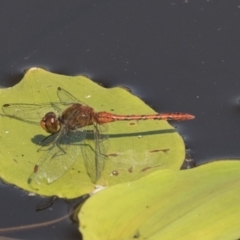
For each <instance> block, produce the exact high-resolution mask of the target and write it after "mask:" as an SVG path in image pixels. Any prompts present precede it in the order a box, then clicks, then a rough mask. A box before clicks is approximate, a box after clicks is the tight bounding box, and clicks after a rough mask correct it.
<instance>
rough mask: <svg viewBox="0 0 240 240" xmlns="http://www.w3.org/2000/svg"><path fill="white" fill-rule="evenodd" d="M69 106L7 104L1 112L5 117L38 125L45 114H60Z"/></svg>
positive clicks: (56, 104)
mask: <svg viewBox="0 0 240 240" xmlns="http://www.w3.org/2000/svg"><path fill="white" fill-rule="evenodd" d="M68 105H69V104H63V103H45V104H25V103H9V104H4V105H3V106H2V111H3V113H5V114H6V115H7V116H9V117H12V118H16V119H18V120H22V121H25V122H29V123H33V124H39V122H40V120H41V119H42V117H43V116H44V115H45V114H46V113H47V112H52V111H55V112H58V113H61V112H62V110H63V109H65V108H66V107H67V106H68Z"/></svg>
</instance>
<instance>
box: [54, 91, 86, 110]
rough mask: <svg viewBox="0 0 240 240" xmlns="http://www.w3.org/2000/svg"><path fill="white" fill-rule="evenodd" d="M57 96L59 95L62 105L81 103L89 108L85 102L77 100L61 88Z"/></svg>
mask: <svg viewBox="0 0 240 240" xmlns="http://www.w3.org/2000/svg"><path fill="white" fill-rule="evenodd" d="M57 95H58V98H59V101H60V102H62V103H68V104H72V103H80V104H82V105H85V106H87V104H85V103H84V102H82V101H80V100H79V99H77V98H75V97H74V96H73V95H72V94H71V93H69V92H68V91H66V90H64V89H62V88H61V87H58V89H57Z"/></svg>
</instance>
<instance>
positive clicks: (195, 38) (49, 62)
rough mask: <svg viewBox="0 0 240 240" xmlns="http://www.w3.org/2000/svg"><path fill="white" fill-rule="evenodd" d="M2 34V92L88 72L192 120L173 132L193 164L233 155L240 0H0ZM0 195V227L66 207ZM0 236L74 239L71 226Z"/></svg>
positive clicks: (4, 190) (9, 190)
mask: <svg viewBox="0 0 240 240" xmlns="http://www.w3.org/2000/svg"><path fill="white" fill-rule="evenodd" d="M0 32H1V41H0V66H1V68H0V85H1V86H2V87H9V86H13V85H14V84H15V83H17V82H18V81H20V79H21V78H22V77H23V74H24V70H25V69H28V68H30V67H33V66H39V67H44V68H47V69H48V70H49V71H53V72H56V73H62V74H66V75H78V74H87V75H88V76H89V77H90V78H92V79H93V80H95V81H97V82H101V83H103V85H104V86H107V87H113V86H117V85H124V86H127V87H130V88H131V89H132V91H133V93H134V94H137V95H139V96H140V97H141V98H142V99H144V100H145V101H146V102H147V103H148V104H149V105H151V106H152V107H153V108H154V109H155V110H156V111H158V112H174V111H182V112H189V113H191V114H194V115H195V116H196V119H195V120H194V121H189V122H183V123H176V124H175V123H174V125H176V126H177V128H178V130H179V132H180V133H181V134H182V135H183V136H184V138H185V140H186V145H187V147H188V148H190V150H191V155H192V157H193V158H194V159H195V161H196V162H197V164H200V163H203V162H207V161H212V160H214V159H219V158H239V157H240V148H239V142H240V141H239V140H240V134H239V119H240V108H239V106H238V104H237V100H238V98H240V67H239V66H240V44H239V43H240V1H231V2H230V1H223V0H220V1H214V0H208V1H204V0H203V1H191V0H188V1H186V0H185V1H184V0H182V1H177V0H175V1H157V0H152V1H144V0H132V1H126V0H122V1H116V0H112V1H106V0H102V1H96V0H95V1H94V0H92V1H91V0H85V1H84V0H80V1H72V0H70V1H69V0H68V1H66V0H60V1H56V0H51V1H47V2H42V1H38V2H37V1H19V2H18V1H2V2H1V8H0ZM0 191H1V196H3V197H1V199H0V205H1V207H0V209H1V211H4V215H3V216H5V219H3V218H1V220H0V228H2V227H7V226H15V225H21V224H23V225H24V224H29V223H34V222H41V221H47V220H50V219H53V218H57V217H60V216H63V215H64V214H66V213H67V210H68V206H67V205H66V204H65V203H64V202H63V201H62V202H61V201H60V200H58V201H57V203H56V204H54V205H53V207H52V208H51V209H52V210H45V211H42V212H40V213H35V212H34V209H35V206H36V205H37V203H38V202H39V199H38V198H30V197H28V196H27V195H26V193H24V192H22V191H20V190H16V189H15V188H13V187H11V186H5V185H2V186H1V188H0ZM19 206H21V208H20V209H19ZM1 215H2V214H1ZM8 217H9V218H8ZM5 236H9V237H16V238H22V239H33V238H34V239H38V238H39V239H42V237H43V236H44V239H78V238H79V235H78V233H77V230H76V226H73V225H72V224H71V223H70V221H69V220H66V221H64V222H62V223H60V224H57V225H55V226H50V227H45V228H41V229H35V230H32V231H23V232H13V233H8V234H5Z"/></svg>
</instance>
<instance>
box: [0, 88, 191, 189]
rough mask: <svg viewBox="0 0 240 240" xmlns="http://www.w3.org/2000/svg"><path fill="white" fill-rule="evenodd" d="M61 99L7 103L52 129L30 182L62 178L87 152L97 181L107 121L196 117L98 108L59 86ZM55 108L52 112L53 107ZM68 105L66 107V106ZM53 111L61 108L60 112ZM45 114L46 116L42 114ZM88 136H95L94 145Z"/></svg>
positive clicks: (13, 111)
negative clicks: (108, 110) (28, 102)
mask: <svg viewBox="0 0 240 240" xmlns="http://www.w3.org/2000/svg"><path fill="white" fill-rule="evenodd" d="M57 95H58V98H59V100H60V102H58V103H54V102H52V103H45V104H44V103H43V104H20V103H19V104H12V103H11V104H4V105H3V106H2V110H3V112H4V113H5V114H6V115H7V116H9V117H12V118H16V119H19V120H21V121H24V122H28V123H33V124H36V123H37V124H39V120H40V125H41V126H42V128H43V129H44V130H45V131H46V132H48V133H50V134H51V135H49V136H48V137H46V138H45V139H44V140H43V142H42V144H43V147H41V148H40V149H39V150H40V151H42V150H43V151H44V154H43V155H42V156H41V158H40V159H39V161H38V162H37V163H36V165H35V166H34V170H33V173H32V174H31V175H30V177H29V179H28V181H29V183H30V182H32V181H35V182H36V183H38V184H41V182H46V183H52V182H54V181H56V180H57V179H58V178H60V177H61V176H62V175H63V174H64V173H65V172H66V171H67V170H68V169H69V168H70V167H71V166H72V165H73V164H74V162H75V160H76V158H77V157H78V155H80V153H82V154H83V159H84V164H85V167H86V171H87V173H88V175H89V177H90V179H91V181H92V182H93V183H96V181H97V180H98V179H99V178H100V176H101V172H102V170H103V169H104V162H105V160H106V157H107V155H106V154H105V153H106V152H105V149H104V145H105V144H104V143H105V142H106V140H107V135H106V134H104V124H105V123H110V122H114V121H129V120H148V119H152V120H176V121H184V120H191V119H194V116H193V115H190V114H188V113H178V112H177V113H157V114H151V115H117V114H112V113H109V112H95V111H94V109H93V108H91V107H89V106H87V105H85V104H82V103H81V102H80V101H79V100H78V99H77V98H75V97H74V96H73V95H71V94H70V93H69V92H67V91H66V90H64V89H62V88H60V87H58V89H57ZM50 109H51V110H52V111H51V112H49V110H50ZM64 109H65V110H64ZM53 111H55V112H57V114H58V115H56V114H55V113H54V112H53ZM42 116H44V117H42ZM88 140H91V141H92V140H94V149H93V147H91V146H92V145H91V144H88Z"/></svg>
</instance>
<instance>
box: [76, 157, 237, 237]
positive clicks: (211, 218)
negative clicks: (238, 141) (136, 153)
mask: <svg viewBox="0 0 240 240" xmlns="http://www.w3.org/2000/svg"><path fill="white" fill-rule="evenodd" d="M239 172H240V162H239V161H219V162H214V163H209V164H206V165H203V166H200V167H198V168H194V169H191V170H185V171H174V170H159V171H156V172H154V173H151V174H149V175H148V176H146V177H143V178H141V179H139V180H136V181H133V182H128V183H122V184H118V185H116V186H112V187H110V188H108V189H105V190H103V191H101V192H100V193H98V194H96V195H94V196H93V197H92V198H90V199H89V200H88V201H87V202H86V203H85V204H84V205H83V207H82V209H81V211H80V213H79V219H80V222H81V226H80V231H81V232H82V234H83V237H84V239H85V240H88V239H91V240H95V239H97V240H100V239H104V240H105V239H108V240H123V239H124V240H127V239H161V240H171V239H184V240H188V239H189V240H192V239H204V240H212V239H218V240H219V239H224V240H226V239H229V240H230V239H239V236H240V228H239V219H240V206H239V199H240V197H239V188H240V175H239Z"/></svg>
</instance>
